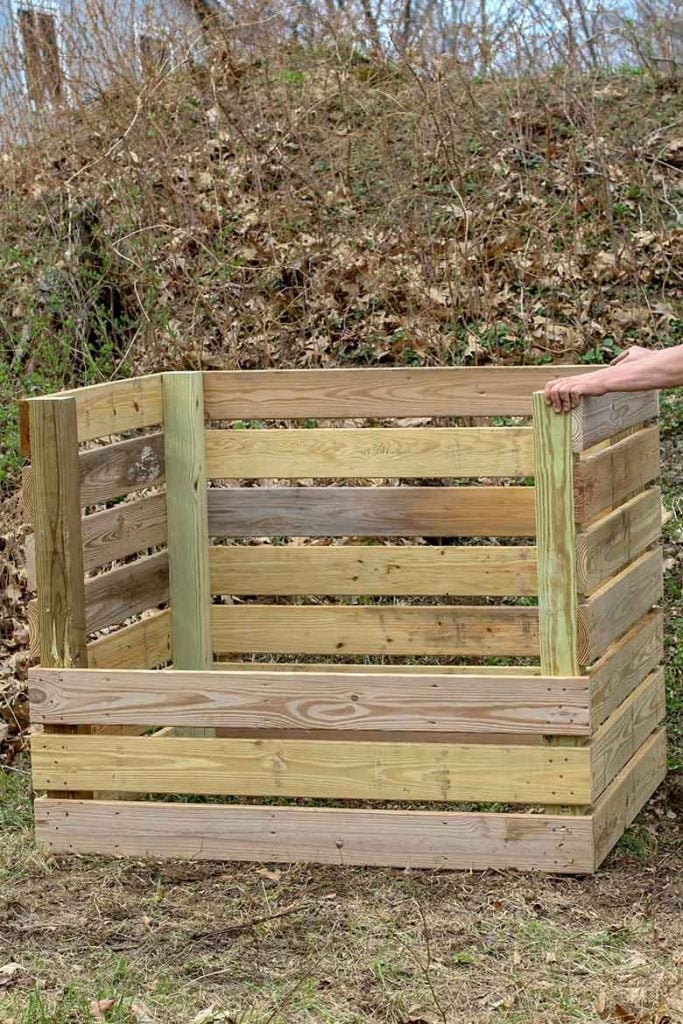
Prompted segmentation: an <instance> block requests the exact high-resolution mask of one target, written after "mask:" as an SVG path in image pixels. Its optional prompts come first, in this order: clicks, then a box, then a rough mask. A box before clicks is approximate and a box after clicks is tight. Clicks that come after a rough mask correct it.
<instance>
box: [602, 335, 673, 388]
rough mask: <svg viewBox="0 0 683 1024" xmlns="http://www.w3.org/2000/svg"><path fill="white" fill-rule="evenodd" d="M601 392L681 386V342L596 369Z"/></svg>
mask: <svg viewBox="0 0 683 1024" xmlns="http://www.w3.org/2000/svg"><path fill="white" fill-rule="evenodd" d="M595 376H596V378H597V377H598V376H600V377H601V378H602V380H601V383H602V384H604V386H605V391H649V390H650V389H656V388H676V387H681V386H683V345H676V347H675V348H667V349H662V350H660V351H657V352H650V353H648V355H646V356H643V357H642V358H641V359H637V360H633V361H627V362H623V363H618V364H617V365H616V366H607V367H605V369H604V370H597V371H596V374H595Z"/></svg>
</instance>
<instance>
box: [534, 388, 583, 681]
mask: <svg viewBox="0 0 683 1024" xmlns="http://www.w3.org/2000/svg"><path fill="white" fill-rule="evenodd" d="M533 429H534V451H535V459H536V532H537V542H536V543H537V557H538V616H539V634H540V647H541V672H542V673H543V674H544V675H551V676H576V675H578V674H579V673H580V667H579V644H578V622H577V589H576V528H575V525H574V456H573V454H572V418H571V416H570V415H567V414H564V413H556V412H555V411H554V410H553V409H552V407H551V406H549V405H546V402H545V398H544V395H543V392H536V393H535V394H534V396H533Z"/></svg>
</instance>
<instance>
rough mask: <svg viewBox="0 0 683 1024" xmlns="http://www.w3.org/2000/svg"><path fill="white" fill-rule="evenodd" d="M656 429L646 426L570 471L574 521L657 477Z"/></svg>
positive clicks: (592, 514)
mask: <svg viewBox="0 0 683 1024" xmlns="http://www.w3.org/2000/svg"><path fill="white" fill-rule="evenodd" d="M659 472H660V470H659V428H658V427H648V428H647V429H645V430H639V431H638V433H637V434H632V435H631V436H630V437H626V438H624V440H623V441H618V442H617V443H616V444H613V445H610V447H609V448H605V449H603V450H602V451H600V452H597V453H596V454H595V455H587V456H586V457H585V458H583V459H581V460H580V461H578V462H577V463H576V466H575V469H574V509H575V514H576V521H577V522H578V523H586V522H588V521H589V520H591V519H594V518H595V516H597V515H598V513H599V512H603V511H604V510H605V509H610V510H611V509H613V508H616V507H617V506H618V505H621V504H622V502H624V501H626V499H627V498H631V497H633V495H634V494H636V493H637V492H638V491H639V490H641V488H643V487H645V486H646V484H649V483H651V482H652V481H653V480H656V479H657V478H658V477H659Z"/></svg>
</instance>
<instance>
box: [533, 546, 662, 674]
mask: <svg viewBox="0 0 683 1024" xmlns="http://www.w3.org/2000/svg"><path fill="white" fill-rule="evenodd" d="M662 587H663V583H662V552H661V549H660V548H657V549H656V550H654V551H648V552H646V553H645V554H644V555H641V556H640V558H638V559H636V561H635V562H632V563H631V564H630V565H629V566H627V568H626V569H624V570H623V571H622V572H620V573H619V574H618V575H617V576H614V577H613V578H612V579H611V580H610V581H609V582H608V583H606V584H605V585H604V586H602V587H600V589H599V590H596V591H595V592H594V593H593V594H592V595H591V596H590V597H589V598H587V599H586V600H585V601H582V602H581V603H580V604H579V616H578V619H579V658H580V662H581V664H582V665H590V664H591V662H593V661H595V659H596V658H599V657H600V655H602V654H603V653H604V652H605V650H606V649H607V647H608V646H609V645H610V644H611V643H613V642H614V641H615V640H617V639H618V638H619V637H620V636H621V635H622V634H623V633H625V632H626V631H627V630H628V629H630V627H631V626H632V625H633V624H634V623H635V622H637V620H638V619H640V618H641V617H642V616H643V615H645V613H646V612H647V611H648V610H649V609H650V608H651V607H652V605H653V604H655V603H656V602H657V601H658V600H659V599H660V597H661V596H662ZM544 670H545V671H547V669H545V668H544Z"/></svg>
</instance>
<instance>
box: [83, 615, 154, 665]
mask: <svg viewBox="0 0 683 1024" xmlns="http://www.w3.org/2000/svg"><path fill="white" fill-rule="evenodd" d="M170 658H171V613H170V611H169V610H168V609H165V610H164V611H161V612H155V613H154V614H153V615H149V616H147V617H146V618H144V619H141V620H140V621H139V622H134V623H133V624H132V625H130V626H124V628H123V629H119V630H117V631H116V633H110V634H109V636H103V637H101V639H99V640H93V641H92V643H89V644H88V668H93V669H107V668H136V669H137V668H155V667H156V666H157V665H162V664H164V663H165V662H167V661H169V660H170Z"/></svg>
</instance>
